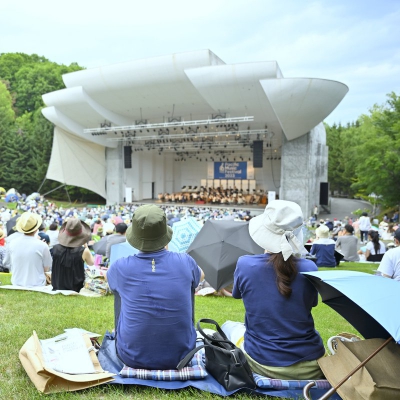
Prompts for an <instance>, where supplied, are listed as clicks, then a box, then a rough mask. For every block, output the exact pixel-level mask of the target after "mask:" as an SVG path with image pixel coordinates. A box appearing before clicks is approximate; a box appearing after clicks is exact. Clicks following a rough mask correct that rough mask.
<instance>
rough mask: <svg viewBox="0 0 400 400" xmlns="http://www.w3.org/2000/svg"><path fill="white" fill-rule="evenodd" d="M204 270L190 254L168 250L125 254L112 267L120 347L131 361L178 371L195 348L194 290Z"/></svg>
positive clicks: (126, 360)
mask: <svg viewBox="0 0 400 400" xmlns="http://www.w3.org/2000/svg"><path fill="white" fill-rule="evenodd" d="M153 260H154V262H153ZM200 274H201V272H200V268H199V267H198V266H197V264H196V262H195V261H194V259H193V258H192V257H190V256H189V255H188V254H186V253H173V252H170V251H167V250H161V251H158V252H154V253H139V254H136V255H133V256H129V257H126V258H120V259H119V260H117V261H115V262H114V263H113V264H112V265H111V267H110V269H109V270H108V273H107V279H108V283H109V285H110V288H111V290H112V291H115V292H118V294H119V295H120V297H121V313H120V316H119V320H118V326H117V328H116V329H117V344H116V346H117V351H118V355H119V357H120V358H121V360H122V361H123V362H124V363H125V364H126V365H128V366H130V367H133V368H144V369H175V368H176V366H177V364H178V363H179V361H180V360H181V359H182V358H184V357H185V356H186V354H187V353H188V352H189V351H190V350H192V349H193V348H194V347H195V342H196V331H195V329H194V326H193V321H192V289H194V288H196V287H197V285H198V284H199V281H200Z"/></svg>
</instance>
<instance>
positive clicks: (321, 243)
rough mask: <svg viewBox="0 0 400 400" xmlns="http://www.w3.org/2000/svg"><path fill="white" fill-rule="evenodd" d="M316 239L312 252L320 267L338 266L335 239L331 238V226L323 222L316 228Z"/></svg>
mask: <svg viewBox="0 0 400 400" xmlns="http://www.w3.org/2000/svg"><path fill="white" fill-rule="evenodd" d="M315 236H316V239H317V240H315V241H314V242H313V245H312V246H311V250H310V254H312V255H313V256H315V257H316V258H317V260H316V261H315V263H316V264H317V266H318V267H330V268H335V267H336V258H335V241H334V240H333V239H329V228H328V227H327V226H326V225H324V224H321V225H320V226H319V227H318V228H317V229H316V230H315Z"/></svg>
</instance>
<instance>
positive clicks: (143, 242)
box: [126, 204, 172, 251]
mask: <svg viewBox="0 0 400 400" xmlns="http://www.w3.org/2000/svg"><path fill="white" fill-rule="evenodd" d="M171 239H172V229H171V228H170V227H169V226H168V225H167V216H166V215H165V213H164V211H163V210H161V208H159V207H158V206H156V205H154V204H146V205H144V206H140V207H139V208H138V209H137V210H136V211H135V214H133V217H132V224H131V226H130V227H129V228H128V230H127V231H126V240H127V241H128V243H129V244H130V245H131V246H133V247H135V248H136V249H138V250H141V251H156V250H160V249H162V248H163V247H164V246H166V245H167V244H168V243H169V242H170V241H171Z"/></svg>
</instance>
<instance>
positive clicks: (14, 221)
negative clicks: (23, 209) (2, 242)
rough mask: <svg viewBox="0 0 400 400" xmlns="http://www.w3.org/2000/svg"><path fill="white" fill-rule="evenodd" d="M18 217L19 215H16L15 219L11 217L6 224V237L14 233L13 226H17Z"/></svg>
mask: <svg viewBox="0 0 400 400" xmlns="http://www.w3.org/2000/svg"><path fill="white" fill-rule="evenodd" d="M19 217H20V215H19V214H17V215H16V216H15V217H12V218H11V219H9V220H8V221H7V222H6V229H7V236H10V235H12V234H13V233H15V232H16V230H15V225H16V224H17V219H18V218H19Z"/></svg>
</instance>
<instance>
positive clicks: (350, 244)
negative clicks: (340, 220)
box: [335, 224, 360, 261]
mask: <svg viewBox="0 0 400 400" xmlns="http://www.w3.org/2000/svg"><path fill="white" fill-rule="evenodd" d="M357 245H358V239H357V238H356V237H355V236H354V228H353V227H352V226H351V225H350V224H347V225H345V226H344V230H343V231H342V232H339V235H338V238H337V241H336V244H335V249H336V250H337V251H339V252H340V253H341V254H343V261H359V260H360V257H359V255H358V253H357Z"/></svg>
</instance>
